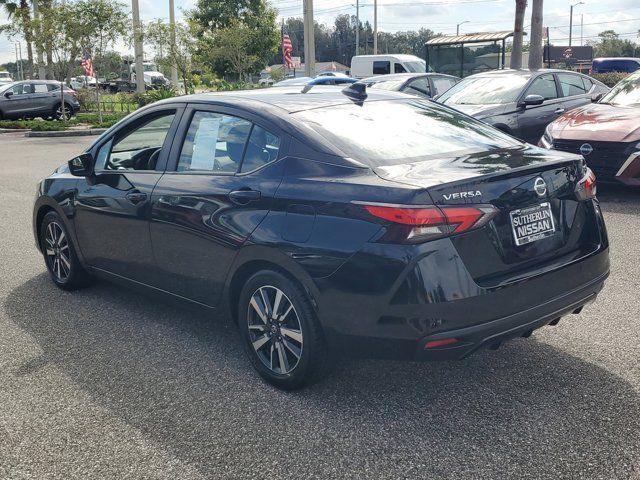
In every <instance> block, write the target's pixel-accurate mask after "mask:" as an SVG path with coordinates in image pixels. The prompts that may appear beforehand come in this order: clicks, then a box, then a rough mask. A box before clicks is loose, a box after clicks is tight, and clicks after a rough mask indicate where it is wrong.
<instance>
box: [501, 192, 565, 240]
mask: <svg viewBox="0 0 640 480" xmlns="http://www.w3.org/2000/svg"><path fill="white" fill-rule="evenodd" d="M510 215H511V229H512V230H513V238H514V239H515V241H516V245H526V244H527V243H531V242H535V241H536V240H540V239H542V238H546V237H549V236H551V235H553V234H554V232H555V224H554V223H553V214H552V213H551V204H549V202H545V203H541V204H540V205H535V206H533V207H527V208H521V209H519V210H513V211H512V212H511V213H510Z"/></svg>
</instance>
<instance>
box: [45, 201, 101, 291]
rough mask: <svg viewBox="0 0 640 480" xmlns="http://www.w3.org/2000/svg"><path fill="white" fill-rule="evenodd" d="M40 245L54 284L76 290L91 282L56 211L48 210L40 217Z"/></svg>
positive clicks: (65, 288)
mask: <svg viewBox="0 0 640 480" xmlns="http://www.w3.org/2000/svg"><path fill="white" fill-rule="evenodd" d="M40 246H41V248H42V254H43V256H44V261H45V264H46V265H47V270H49V275H51V279H52V280H53V283H55V284H56V286H58V287H59V288H61V289H63V290H77V289H80V288H84V287H87V286H88V285H90V284H91V276H90V275H89V274H88V273H87V271H86V270H85V269H84V267H83V266H82V265H81V264H80V261H79V260H78V255H77V254H76V250H75V247H74V246H73V243H72V242H71V238H70V237H69V233H68V232H67V229H66V227H65V225H64V222H63V221H62V218H61V217H60V215H58V214H57V213H56V212H49V213H47V214H46V215H45V216H44V218H43V219H42V223H41V228H40Z"/></svg>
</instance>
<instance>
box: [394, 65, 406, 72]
mask: <svg viewBox="0 0 640 480" xmlns="http://www.w3.org/2000/svg"><path fill="white" fill-rule="evenodd" d="M393 73H407V70H406V69H405V68H404V67H403V66H402V64H400V63H394V64H393Z"/></svg>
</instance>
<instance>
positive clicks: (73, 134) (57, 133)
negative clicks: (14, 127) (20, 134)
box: [25, 128, 107, 137]
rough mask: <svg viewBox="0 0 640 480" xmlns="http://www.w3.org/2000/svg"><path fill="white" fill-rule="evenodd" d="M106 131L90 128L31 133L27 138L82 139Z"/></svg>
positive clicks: (104, 129) (28, 133)
mask: <svg viewBox="0 0 640 480" xmlns="http://www.w3.org/2000/svg"><path fill="white" fill-rule="evenodd" d="M106 131H107V129H106V128H90V129H87V130H61V131H54V132H33V131H29V132H27V133H26V134H25V137H82V136H85V135H101V134H102V133H104V132H106Z"/></svg>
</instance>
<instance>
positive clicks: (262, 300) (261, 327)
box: [247, 285, 303, 375]
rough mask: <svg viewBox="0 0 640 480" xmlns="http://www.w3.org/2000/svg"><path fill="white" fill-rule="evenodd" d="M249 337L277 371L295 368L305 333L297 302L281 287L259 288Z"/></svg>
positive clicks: (250, 314) (252, 305)
mask: <svg viewBox="0 0 640 480" xmlns="http://www.w3.org/2000/svg"><path fill="white" fill-rule="evenodd" d="M247 322H248V328H249V339H250V341H251V344H252V345H253V349H254V350H255V352H256V354H257V356H258V358H259V359H260V361H261V362H262V363H263V365H264V366H266V367H267V368H268V369H269V370H271V371H272V372H274V373H277V374H281V375H284V374H288V373H290V372H292V371H293V370H294V369H295V368H296V366H297V365H298V363H299V362H300V357H301V356H302V347H303V335H302V328H301V325H300V319H299V318H298V313H297V312H296V309H295V307H294V306H293V303H292V302H291V300H290V299H289V297H287V295H285V293H284V292H283V291H282V290H280V289H279V288H277V287H273V286H268V285H267V286H263V287H260V288H258V289H257V290H256V291H255V292H254V293H253V295H252V296H251V299H250V301H249V306H248V311H247Z"/></svg>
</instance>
